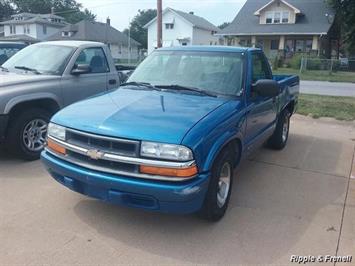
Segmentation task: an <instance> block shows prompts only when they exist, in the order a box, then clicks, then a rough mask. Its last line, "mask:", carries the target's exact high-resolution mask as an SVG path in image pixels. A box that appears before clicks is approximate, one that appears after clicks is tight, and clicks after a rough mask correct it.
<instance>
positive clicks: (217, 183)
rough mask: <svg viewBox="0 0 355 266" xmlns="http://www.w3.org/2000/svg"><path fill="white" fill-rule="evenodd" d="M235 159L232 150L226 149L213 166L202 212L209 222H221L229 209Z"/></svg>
mask: <svg viewBox="0 0 355 266" xmlns="http://www.w3.org/2000/svg"><path fill="white" fill-rule="evenodd" d="M233 158H234V157H233V153H232V151H231V149H225V150H223V151H222V152H221V154H220V155H219V156H218V157H217V159H216V161H215V163H214V165H213V168H212V175H211V179H210V184H209V187H208V191H207V194H206V198H205V201H204V204H203V207H202V209H201V212H200V214H201V215H202V216H203V217H204V218H205V219H207V220H210V221H218V220H220V219H221V218H222V217H223V216H224V214H225V212H226V210H227V208H228V203H229V199H230V195H231V190H232V185H233V172H234V160H233Z"/></svg>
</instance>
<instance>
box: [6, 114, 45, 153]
mask: <svg viewBox="0 0 355 266" xmlns="http://www.w3.org/2000/svg"><path fill="white" fill-rule="evenodd" d="M49 119H50V113H48V112H47V111H46V110H43V109H38V108H33V109H30V110H27V111H25V112H21V113H18V114H17V115H16V117H14V118H13V121H11V122H10V127H9V130H8V134H7V141H6V143H7V148H8V150H9V151H10V152H12V153H14V154H16V155H18V156H20V157H21V158H23V159H25V160H36V159H38V158H39V156H40V153H41V151H42V150H43V148H44V145H45V141H46V134H47V127H48V123H49Z"/></svg>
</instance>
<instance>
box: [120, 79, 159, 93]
mask: <svg viewBox="0 0 355 266" xmlns="http://www.w3.org/2000/svg"><path fill="white" fill-rule="evenodd" d="M125 86H137V87H144V88H148V89H152V90H159V89H158V88H156V87H155V86H153V85H152V84H150V83H148V82H136V81H131V82H126V83H122V84H121V85H120V87H125ZM159 91H160V90H159Z"/></svg>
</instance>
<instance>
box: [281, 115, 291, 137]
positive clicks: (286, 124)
mask: <svg viewBox="0 0 355 266" xmlns="http://www.w3.org/2000/svg"><path fill="white" fill-rule="evenodd" d="M289 123H290V119H289V117H288V116H286V117H285V121H284V124H283V126H282V141H283V142H285V141H286V140H287V136H288V129H289Z"/></svg>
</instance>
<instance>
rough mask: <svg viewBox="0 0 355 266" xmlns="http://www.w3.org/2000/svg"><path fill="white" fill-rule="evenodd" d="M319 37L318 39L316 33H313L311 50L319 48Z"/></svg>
mask: <svg viewBox="0 0 355 266" xmlns="http://www.w3.org/2000/svg"><path fill="white" fill-rule="evenodd" d="M318 42H319V39H318V35H314V36H313V41H312V50H314V51H318V50H319V44H318Z"/></svg>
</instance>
